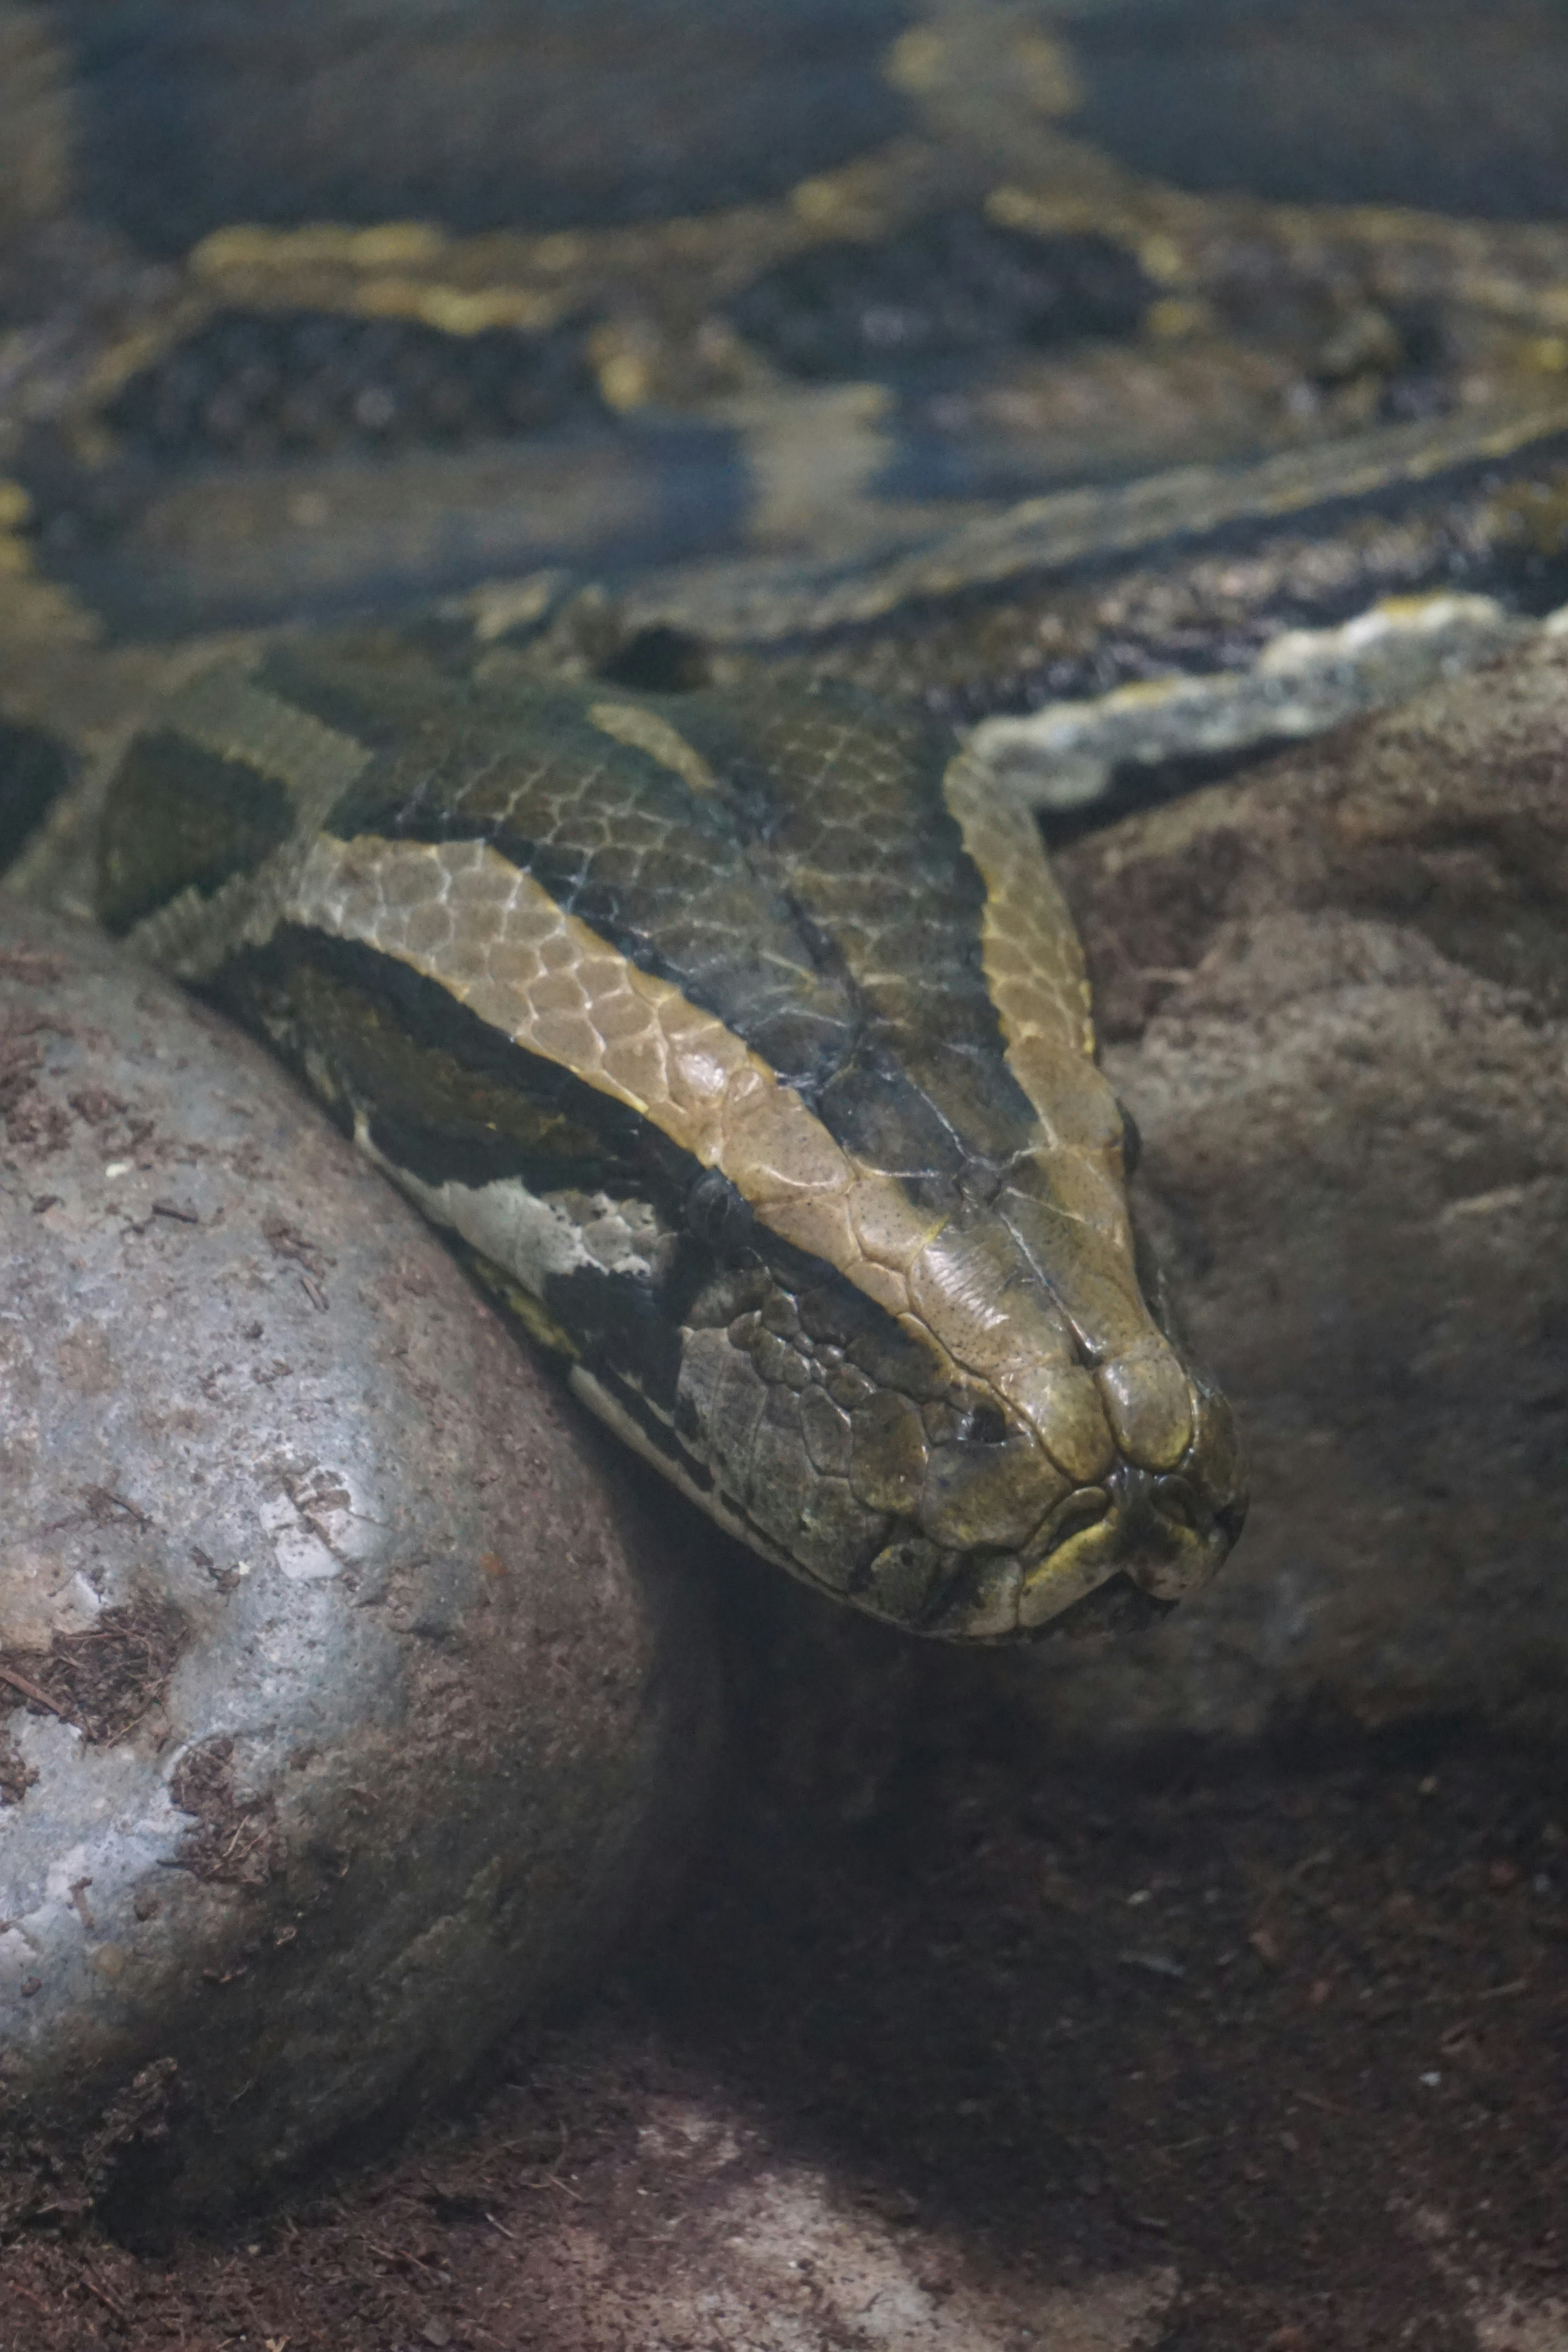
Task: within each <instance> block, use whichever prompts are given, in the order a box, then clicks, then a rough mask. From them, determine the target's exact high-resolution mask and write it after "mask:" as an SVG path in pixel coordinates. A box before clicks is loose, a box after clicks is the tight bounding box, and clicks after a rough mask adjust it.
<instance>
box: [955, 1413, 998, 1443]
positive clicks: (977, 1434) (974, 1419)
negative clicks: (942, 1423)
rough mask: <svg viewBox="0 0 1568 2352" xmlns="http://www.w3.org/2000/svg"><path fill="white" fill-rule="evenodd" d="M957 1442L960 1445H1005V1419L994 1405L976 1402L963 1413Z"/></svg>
mask: <svg viewBox="0 0 1568 2352" xmlns="http://www.w3.org/2000/svg"><path fill="white" fill-rule="evenodd" d="M958 1442H959V1444H961V1445H1005V1444H1006V1443H1007V1423H1006V1421H1005V1418H1004V1416H1003V1414H1002V1412H1000V1411H999V1409H998V1408H997V1407H996V1406H995V1405H994V1404H977V1405H976V1406H975V1407H974V1409H973V1412H969V1413H966V1414H965V1416H964V1420H963V1427H962V1428H961V1429H960V1431H959V1433H958Z"/></svg>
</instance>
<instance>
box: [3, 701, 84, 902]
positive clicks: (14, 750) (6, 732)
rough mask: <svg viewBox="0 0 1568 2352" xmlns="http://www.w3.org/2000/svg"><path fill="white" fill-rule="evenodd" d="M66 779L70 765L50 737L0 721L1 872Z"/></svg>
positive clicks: (42, 816)
mask: <svg viewBox="0 0 1568 2352" xmlns="http://www.w3.org/2000/svg"><path fill="white" fill-rule="evenodd" d="M69 775H70V766H69V762H68V760H67V758H66V754H65V752H64V751H63V750H62V749H61V747H60V745H59V744H58V743H57V742H56V740H55V739H54V737H53V736H52V735H46V734H45V732H44V731H43V730H42V728H39V727H26V726H19V725H16V724H13V723H12V722H11V721H9V720H6V719H0V868H3V867H5V866H9V865H10V863H11V861H12V859H13V858H14V857H15V856H16V854H17V852H18V851H19V850H20V849H21V848H22V846H23V845H24V843H25V842H26V839H27V836H28V835H29V834H30V833H31V832H32V831H33V829H34V827H35V826H36V825H37V824H39V823H40V821H41V820H42V819H43V818H44V817H45V816H46V815H47V813H48V810H49V808H50V806H51V805H52V803H54V801H55V800H56V798H57V797H58V794H59V793H61V792H62V791H63V790H64V789H65V785H66V782H67V781H68V777H69Z"/></svg>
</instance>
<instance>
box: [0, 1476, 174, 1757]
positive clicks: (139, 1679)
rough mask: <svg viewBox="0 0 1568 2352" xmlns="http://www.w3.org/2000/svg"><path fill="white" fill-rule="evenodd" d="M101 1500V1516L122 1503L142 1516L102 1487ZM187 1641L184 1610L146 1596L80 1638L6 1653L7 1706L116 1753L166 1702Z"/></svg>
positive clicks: (2, 1696) (2, 1664) (2, 1653)
mask: <svg viewBox="0 0 1568 2352" xmlns="http://www.w3.org/2000/svg"><path fill="white" fill-rule="evenodd" d="M93 1496H94V1497H101V1501H100V1503H99V1506H98V1507H99V1508H100V1510H101V1509H102V1507H103V1506H104V1505H106V1504H107V1505H120V1507H121V1508H122V1509H123V1510H125V1511H129V1512H132V1515H133V1516H139V1515H138V1514H135V1511H134V1506H132V1505H131V1504H121V1503H120V1497H119V1496H104V1495H103V1491H102V1489H100V1488H94V1489H93ZM89 1507H91V1505H90V1502H89ZM187 1637H188V1628H187V1626H186V1624H185V1621H184V1617H183V1615H182V1614H181V1612H180V1611H179V1610H178V1609H176V1608H174V1606H173V1605H172V1604H171V1603H170V1602H168V1601H159V1600H157V1599H155V1598H154V1597H153V1595H151V1594H143V1595H140V1596H138V1598H137V1599H136V1600H135V1601H132V1602H131V1603H130V1604H129V1605H128V1606H127V1607H125V1608H123V1609H106V1610H105V1611H104V1612H103V1613H102V1615H101V1616H100V1617H99V1618H98V1620H97V1621H96V1622H95V1623H93V1624H91V1625H89V1626H86V1627H85V1628H84V1629H83V1630H82V1631H81V1632H80V1633H56V1634H55V1635H54V1636H53V1638H52V1640H51V1641H50V1643H49V1646H48V1648H47V1650H0V1706H4V1705H5V1704H6V1703H7V1702H8V1703H9V1704H10V1705H11V1706H18V1705H22V1706H30V1707H32V1708H33V1709H34V1710H35V1711H39V1710H41V1711H43V1712H45V1713H47V1714H49V1715H58V1717H61V1719H62V1720H63V1721H64V1722H67V1723H74V1724H75V1725H76V1726H77V1727H78V1729H79V1731H80V1732H81V1734H82V1737H83V1738H85V1739H87V1740H88V1741H89V1742H90V1743H91V1744H92V1745H93V1746H94V1747H112V1746H113V1745H114V1743H115V1741H116V1740H119V1739H123V1738H125V1737H126V1735H127V1733H129V1732H131V1731H133V1730H134V1729H135V1727H136V1726H137V1725H138V1724H139V1723H141V1722H142V1721H144V1719H145V1718H146V1717H147V1716H149V1715H150V1714H151V1713H152V1711H153V1708H154V1707H155V1706H157V1705H158V1704H159V1702H160V1700H161V1699H162V1697H163V1693H164V1692H165V1691H166V1690H167V1688H168V1686H169V1677H170V1675H172V1674H173V1673H174V1668H175V1666H176V1664H178V1663H179V1657H180V1653H181V1651H182V1650H183V1649H184V1646H185V1642H186V1639H187Z"/></svg>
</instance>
